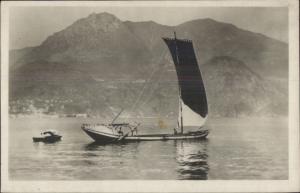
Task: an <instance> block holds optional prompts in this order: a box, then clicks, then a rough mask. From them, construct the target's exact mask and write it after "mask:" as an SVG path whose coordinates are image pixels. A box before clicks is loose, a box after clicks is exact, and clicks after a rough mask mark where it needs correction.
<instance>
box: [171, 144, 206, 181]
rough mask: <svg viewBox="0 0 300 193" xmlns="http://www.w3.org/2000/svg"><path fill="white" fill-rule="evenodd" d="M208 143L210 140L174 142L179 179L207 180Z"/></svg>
mask: <svg viewBox="0 0 300 193" xmlns="http://www.w3.org/2000/svg"><path fill="white" fill-rule="evenodd" d="M207 143H208V140H204V141H175V142H174V144H175V147H176V161H177V163H178V169H177V172H178V174H179V179H181V180H207V174H208V170H209V166H208V164H207V158H208V156H207Z"/></svg>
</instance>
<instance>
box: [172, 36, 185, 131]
mask: <svg viewBox="0 0 300 193" xmlns="http://www.w3.org/2000/svg"><path fill="white" fill-rule="evenodd" d="M174 40H175V48H176V53H175V54H176V60H177V64H178V66H179V58H178V49H177V44H176V40H177V38H176V32H175V31H174ZM178 81H180V80H178ZM178 88H179V102H180V112H179V113H180V132H181V134H182V133H183V117H182V98H181V89H180V85H179V82H178Z"/></svg>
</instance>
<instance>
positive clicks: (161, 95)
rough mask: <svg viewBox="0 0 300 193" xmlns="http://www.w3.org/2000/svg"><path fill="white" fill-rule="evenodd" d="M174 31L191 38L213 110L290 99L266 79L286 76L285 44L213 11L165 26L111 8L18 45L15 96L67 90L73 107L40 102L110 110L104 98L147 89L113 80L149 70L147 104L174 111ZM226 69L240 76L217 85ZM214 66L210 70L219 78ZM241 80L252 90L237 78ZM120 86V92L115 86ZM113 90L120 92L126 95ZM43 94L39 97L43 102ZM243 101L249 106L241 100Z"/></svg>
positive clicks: (253, 108)
mask: <svg viewBox="0 0 300 193" xmlns="http://www.w3.org/2000/svg"><path fill="white" fill-rule="evenodd" d="M174 31H176V33H177V36H178V37H180V38H184V39H192V40H193V44H194V48H195V52H196V55H197V58H198V62H199V66H200V69H201V71H202V73H203V74H204V82H207V84H208V85H209V88H208V90H210V91H209V93H208V95H209V98H211V99H212V100H211V102H210V106H211V108H212V109H213V110H212V112H213V114H214V115H216V116H226V115H227V114H228V115H230V116H236V115H237V114H241V115H242V114H245V115H251V114H253V113H255V112H258V111H257V109H258V106H259V105H262V104H264V105H265V106H268V104H269V105H270V108H271V107H272V108H278V109H282V106H283V105H284V104H285V103H286V100H287V99H286V98H284V96H285V97H286V96H287V91H286V90H285V89H281V87H280V88H279V87H277V86H276V85H275V83H274V82H272V83H270V84H266V83H265V82H266V79H269V77H277V78H279V79H287V74H288V68H287V67H286V66H287V65H288V54H287V53H288V47H287V44H285V43H283V42H280V41H279V40H273V39H271V38H268V37H265V36H264V35H261V34H257V33H252V32H250V31H246V30H241V29H239V28H238V27H236V26H234V25H232V24H226V23H222V22H217V21H214V20H212V19H199V20H193V21H189V22H185V23H182V24H180V25H177V26H166V25H161V24H157V23H155V22H153V21H147V22H131V21H121V20H120V19H118V18H117V17H115V16H114V15H112V14H108V13H101V14H95V13H94V14H90V15H89V16H88V17H85V18H82V19H79V20H77V21H76V22H74V23H73V24H71V25H70V26H68V27H67V28H66V29H64V30H61V31H59V32H56V33H54V34H52V35H51V36H49V37H48V38H47V39H46V40H45V41H43V43H42V44H41V45H39V46H37V47H33V48H28V49H27V50H20V51H19V52H18V51H15V50H14V51H11V52H10V61H11V63H10V67H11V68H10V94H11V95H10V96H11V98H10V100H11V101H12V102H11V103H12V104H15V101H18V100H21V101H27V100H29V101H31V102H29V103H30V104H31V103H36V101H38V100H41V101H45V100H49V98H51V97H58V98H61V99H63V100H62V101H66V100H67V99H66V98H69V99H70V100H71V99H72V101H73V102H72V104H68V105H69V107H68V108H69V110H66V109H67V108H65V106H66V104H64V103H59V104H56V105H57V106H56V105H54V104H52V106H56V107H55V108H54V107H51V108H52V110H51V111H48V110H49V107H47V108H46V107H45V106H44V107H43V108H42V109H44V110H43V111H45V112H48V113H51V112H53V111H55V112H56V111H57V112H61V113H62V112H65V113H67V112H68V113H70V112H72V113H76V112H75V111H74V112H73V111H72V108H74V109H77V110H78V111H80V112H92V114H97V113H99V111H103V112H107V111H110V110H109V108H106V109H103V105H104V106H112V107H114V108H117V107H120V106H123V105H124V104H125V106H126V105H129V104H130V103H131V102H134V101H133V98H135V95H136V96H139V94H138V92H139V90H140V89H142V87H141V85H140V84H137V83H130V84H125V83H124V84H123V83H121V82H120V83H118V84H116V83H111V82H107V81H113V82H115V81H117V80H122V81H124V80H130V81H133V82H134V81H135V80H137V81H140V80H141V81H146V82H147V81H148V78H152V80H151V81H150V82H149V81H148V82H147V84H149V85H150V86H151V85H152V86H153V88H151V89H152V91H147V92H148V94H150V96H152V94H151V93H156V94H155V95H154V96H153V100H152V99H151V98H150V99H149V97H146V98H147V100H148V101H150V103H149V104H148V105H147V106H146V105H144V106H143V112H148V113H149V114H153V113H158V114H160V111H162V112H163V113H162V114H164V115H167V114H169V113H170V112H171V111H173V110H171V109H173V106H174V105H175V106H176V103H174V101H176V95H177V94H176V89H177V85H176V81H177V79H176V74H175V72H174V65H173V62H172V59H171V56H170V53H169V51H168V49H167V47H166V45H164V43H163V41H162V39H161V38H162V37H168V36H170V34H173V32H174ZM239 65H240V66H239ZM202 68H203V69H202ZM221 69H223V70H228V71H229V72H228V73H229V74H231V76H232V80H230V81H233V83H234V84H232V85H230V84H227V85H223V87H224V88H222V87H218V89H215V90H214V87H216V88H217V85H215V84H211V83H212V82H218V84H220V85H222V84H223V82H222V81H221V80H222V79H223V78H224V79H228V80H229V79H230V78H231V77H228V74H224V72H223V71H222V70H221ZM236 69H239V70H240V71H236ZM230 71H232V72H236V74H232V73H230ZM240 73H242V74H240ZM208 74H211V76H212V77H213V79H211V78H210V76H209V75H208ZM243 75H244V77H243ZM246 75H247V76H246ZM75 80H76V81H75ZM99 80H101V81H102V82H101V81H100V82H99ZM254 80H255V81H254ZM103 81H104V82H103ZM155 81H160V83H157V82H155ZM24 82H26V83H24ZM241 82H243V84H244V85H245V86H247V89H248V90H247V89H246V90H245V89H244V88H242V87H238V86H236V87H235V86H234V85H238V84H241ZM247 82H250V83H249V84H248V83H247ZM45 85H46V86H45ZM125 85H126V86H125ZM259 85H260V86H259ZM274 85H275V86H274ZM169 87H170V88H169ZM47 88H48V89H47ZM116 88H118V89H119V92H120V93H118V92H115V91H116V90H114V89H116ZM63 89H65V90H66V91H63ZM118 89H117V90H118ZM151 89H150V90H151ZM155 89H156V90H155ZM251 89H252V90H255V91H256V90H257V93H260V94H257V93H256V94H255V93H251V92H249V91H251ZM153 90H155V91H153ZM242 90H245V92H244V91H243V92H244V93H246V94H245V96H244V100H245V102H243V101H241V100H238V98H239V94H240V93H239V92H241V91H242ZM263 90H265V91H269V92H270V93H273V94H274V93H277V94H278V93H279V94H278V95H280V93H282V95H283V96H281V97H273V98H272V96H271V95H269V94H268V93H266V92H265V91H263ZM167 91H169V92H167ZM130 92H132V93H130ZM218 92H219V93H220V92H224V96H225V98H227V99H228V96H232V98H233V99H236V101H234V100H229V99H228V105H227V106H226V105H222V104H221V103H222V101H220V100H218V98H216V97H214V96H215V94H216V93H218ZM230 92H231V93H230ZM238 93H239V94H238ZM113 95H122V96H123V99H122V98H118V97H115V96H113ZM247 95H249V96H248V98H249V100H248V99H247V97H246V96H247ZM258 95H259V96H258ZM40 96H42V97H40ZM97 96H98V97H100V96H101V97H100V98H101V100H102V101H101V102H97V101H96V100H100V99H99V98H97ZM132 97H133V98H132ZM30 98H32V100H31V99H30ZM167 98H170V101H171V102H168V101H167ZM255 100H257V101H258V102H255ZM41 101H40V102H39V104H40V103H43V102H41ZM74 101H76V102H74ZM82 101H85V102H82ZM88 101H90V102H88ZM162 101H163V102H162ZM237 101H239V103H238V104H237ZM26 104H27V103H26ZM162 104H165V105H166V107H165V109H162V108H161V107H160V106H164V105H162ZM278 104H280V105H278ZM32 105H33V106H34V104H32ZM68 105H67V106H68ZM70 105H71V107H70ZM76 105H79V106H80V107H78V106H76ZM239 105H240V106H243V108H242V109H239V108H237V106H239ZM12 106H14V108H12V109H19V108H18V107H15V105H12ZM27 106H28V104H27ZM42 106H43V105H42ZM234 106H235V108H236V109H234V108H233V107H234ZM94 107H97V108H99V110H98V111H97V110H96V109H94ZM51 108H50V109H51ZM25 109H26V108H25ZM27 109H28V108H27ZM47 109H48V110H47ZM79 109H80V110H79ZM155 109H156V110H155ZM232 109H233V110H232ZM272 111H273V110H272ZM272 111H271V110H268V108H266V109H264V111H263V112H268V113H269V114H272ZM12 112H19V110H13V111H12ZM279 112H281V111H280V110H279ZM282 112H286V111H282ZM140 113H141V112H140ZM102 114H103V113H102ZM146 114H147V113H146ZM283 114H284V113H283Z"/></svg>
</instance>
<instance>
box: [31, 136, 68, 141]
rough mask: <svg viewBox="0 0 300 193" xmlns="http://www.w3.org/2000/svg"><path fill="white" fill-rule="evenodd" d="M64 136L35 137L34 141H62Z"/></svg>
mask: <svg viewBox="0 0 300 193" xmlns="http://www.w3.org/2000/svg"><path fill="white" fill-rule="evenodd" d="M61 138H62V136H59V135H55V136H47V137H33V138H32V140H33V142H44V143H54V142H56V141H60V140H61Z"/></svg>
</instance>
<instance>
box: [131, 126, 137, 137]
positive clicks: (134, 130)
mask: <svg viewBox="0 0 300 193" xmlns="http://www.w3.org/2000/svg"><path fill="white" fill-rule="evenodd" d="M137 127H138V126H135V127H134V128H131V127H130V131H131V136H133V135H134V132H135V135H137Z"/></svg>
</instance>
